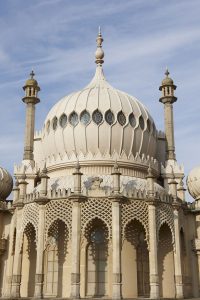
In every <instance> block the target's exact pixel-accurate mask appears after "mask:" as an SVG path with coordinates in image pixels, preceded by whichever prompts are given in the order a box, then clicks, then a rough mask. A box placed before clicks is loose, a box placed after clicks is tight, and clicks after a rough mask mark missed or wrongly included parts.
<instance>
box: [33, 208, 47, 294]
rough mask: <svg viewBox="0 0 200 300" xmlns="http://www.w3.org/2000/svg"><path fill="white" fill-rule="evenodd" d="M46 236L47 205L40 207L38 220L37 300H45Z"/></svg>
mask: <svg viewBox="0 0 200 300" xmlns="http://www.w3.org/2000/svg"><path fill="white" fill-rule="evenodd" d="M44 234H45V205H44V204H43V203H41V204H40V206H39V219H38V241H37V259H36V274H35V294H34V297H35V298H43V282H44V272H43V269H44Z"/></svg>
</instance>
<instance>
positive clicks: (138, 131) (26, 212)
mask: <svg viewBox="0 0 200 300" xmlns="http://www.w3.org/2000/svg"><path fill="white" fill-rule="evenodd" d="M102 42H103V38H102V35H101V32H99V34H98V37H97V51H96V53H95V56H96V64H97V69H96V74H95V76H94V78H93V79H92V81H91V83H90V84H89V85H88V86H86V87H85V88H84V89H83V90H82V91H80V92H77V93H73V94H71V95H69V96H67V97H64V98H63V99H61V100H60V101H59V102H58V103H57V104H56V105H55V106H54V107H53V108H52V109H51V111H50V112H49V114H48V115H47V118H46V120H45V122H44V127H43V129H42V130H41V132H37V133H35V134H34V128H35V105H36V104H37V103H39V102H40V100H39V98H38V92H39V91H40V87H39V85H38V83H37V81H36V80H35V79H34V73H33V72H32V73H31V78H30V79H28V80H27V82H26V84H25V86H24V91H25V96H24V98H23V102H24V103H25V104H26V130H25V144H24V156H23V161H22V162H21V164H20V165H19V166H15V169H14V177H15V185H14V188H13V194H12V195H13V200H12V201H7V200H6V198H7V197H8V195H9V193H10V192H11V190H12V178H11V176H10V175H9V174H8V173H7V171H6V170H5V169H3V168H1V169H0V296H1V297H2V298H20V297H34V298H45V297H46V298H54V297H59V298H74V299H78V298H87V297H91V298H92V297H94V298H97V297H104V298H109V299H110V298H113V299H121V298H137V297H144V298H151V299H159V298H172V299H174V298H180V299H181V298H187V297H190V298H193V297H194V298H195V297H200V275H199V274H200V226H199V224H200V209H199V208H200V204H199V201H200V200H199V199H200V184H199V182H200V180H199V179H200V171H199V169H198V170H197V169H195V170H194V171H193V173H191V174H190V176H189V177H188V180H187V183H188V187H189V190H190V193H191V194H192V195H193V196H194V198H195V201H194V202H193V203H187V202H186V200H185V188H184V184H183V178H184V170H183V167H181V166H180V165H179V164H178V163H177V161H176V157H175V141H174V122H173V104H174V102H175V101H176V100H177V99H176V97H175V96H174V91H175V89H176V86H175V85H174V83H173V80H172V79H171V78H170V77H169V72H168V71H167V72H166V78H165V79H164V80H163V81H162V84H161V86H160V90H161V92H162V96H161V98H160V102H161V103H163V105H164V120H165V133H162V132H161V131H158V130H157V129H156V127H155V124H154V121H153V119H152V117H151V116H150V114H149V112H148V111H147V109H146V108H145V107H144V105H143V104H142V103H141V102H140V101H138V100H137V99H136V98H134V97H132V96H130V95H128V94H126V93H124V92H121V91H119V90H117V89H114V88H113V87H112V86H111V85H110V84H109V83H108V82H107V81H106V79H105V76H104V73H103V69H102V64H103V58H104V52H103V49H102ZM198 176H199V177H198Z"/></svg>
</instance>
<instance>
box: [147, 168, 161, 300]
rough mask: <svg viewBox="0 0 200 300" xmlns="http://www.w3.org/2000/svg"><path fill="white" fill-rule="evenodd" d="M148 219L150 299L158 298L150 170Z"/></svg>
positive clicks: (152, 187)
mask: <svg viewBox="0 0 200 300" xmlns="http://www.w3.org/2000/svg"><path fill="white" fill-rule="evenodd" d="M147 185H148V218H149V276H150V298H151V299H158V298H159V277H158V249H157V244H158V241H157V230H156V229H157V228H156V204H157V203H156V199H155V192H154V176H153V173H152V170H151V168H149V169H148V175H147Z"/></svg>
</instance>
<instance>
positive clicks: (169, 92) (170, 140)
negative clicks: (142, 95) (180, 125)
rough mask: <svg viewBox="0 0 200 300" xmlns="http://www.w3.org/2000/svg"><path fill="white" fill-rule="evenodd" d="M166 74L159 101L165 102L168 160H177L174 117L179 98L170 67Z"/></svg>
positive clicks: (160, 88)
mask: <svg viewBox="0 0 200 300" xmlns="http://www.w3.org/2000/svg"><path fill="white" fill-rule="evenodd" d="M165 75H166V77H165V78H164V79H163V81H162V84H161V86H160V87H159V90H160V91H162V97H161V98H160V100H159V101H160V102H162V103H163V104H164V114H165V134H166V141H167V145H166V152H167V160H176V154H175V143H174V119H173V103H174V102H176V100H177V98H176V97H175V96H174V91H175V89H176V86H175V85H174V82H173V80H172V79H171V78H170V77H169V71H168V69H166V72H165Z"/></svg>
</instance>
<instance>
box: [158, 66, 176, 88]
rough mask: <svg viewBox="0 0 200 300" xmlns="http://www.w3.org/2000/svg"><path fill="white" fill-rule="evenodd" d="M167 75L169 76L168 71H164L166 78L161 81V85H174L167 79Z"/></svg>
mask: <svg viewBox="0 0 200 300" xmlns="http://www.w3.org/2000/svg"><path fill="white" fill-rule="evenodd" d="M169 74H170V73H169V70H168V69H166V71H165V75H166V77H165V78H164V79H163V81H162V83H161V85H174V82H173V80H172V79H171V78H170V77H169Z"/></svg>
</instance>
